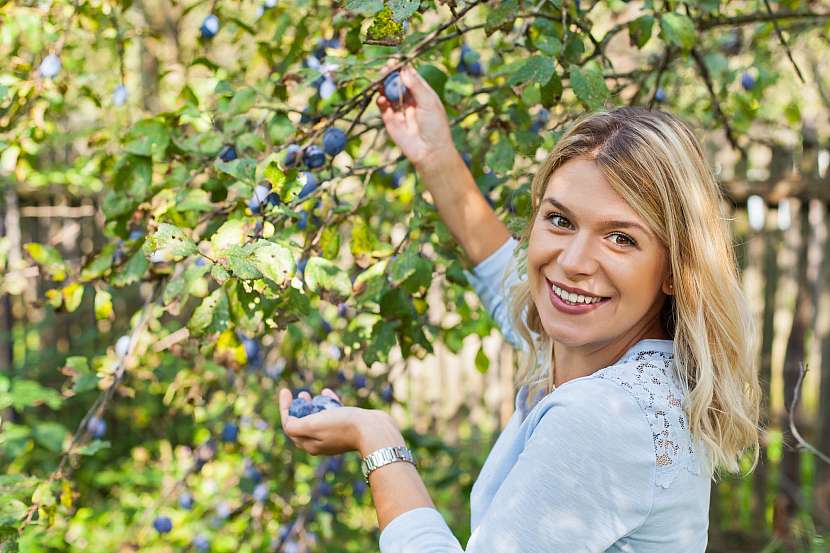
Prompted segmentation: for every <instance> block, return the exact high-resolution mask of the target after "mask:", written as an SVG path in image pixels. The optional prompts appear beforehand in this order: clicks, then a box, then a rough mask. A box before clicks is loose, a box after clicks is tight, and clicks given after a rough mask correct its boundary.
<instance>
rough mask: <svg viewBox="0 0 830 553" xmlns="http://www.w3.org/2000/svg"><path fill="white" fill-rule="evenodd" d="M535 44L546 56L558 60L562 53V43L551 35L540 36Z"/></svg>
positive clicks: (534, 41)
mask: <svg viewBox="0 0 830 553" xmlns="http://www.w3.org/2000/svg"><path fill="white" fill-rule="evenodd" d="M533 44H534V45H535V46H536V47H537V48H538V49H539V50H540V51H541V52H542V53H543V54H545V55H546V56H550V57H552V58H558V57H559V55H560V54H561V53H562V41H561V40H559V39H558V38H556V37H555V36H551V35H539V36H538V37H537V38H534V39H533Z"/></svg>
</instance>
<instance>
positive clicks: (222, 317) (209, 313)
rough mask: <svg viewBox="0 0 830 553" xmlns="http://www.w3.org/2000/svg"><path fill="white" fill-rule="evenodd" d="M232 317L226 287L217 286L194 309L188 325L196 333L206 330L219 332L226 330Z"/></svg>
mask: <svg viewBox="0 0 830 553" xmlns="http://www.w3.org/2000/svg"><path fill="white" fill-rule="evenodd" d="M229 318H230V315H229V309H228V296H227V294H226V293H225V289H224V288H221V287H220V288H217V289H216V290H214V291H213V292H212V293H211V294H210V295H209V296H208V297H206V298H205V299H204V300H202V303H201V304H200V305H199V307H197V308H196V309H195V310H194V311H193V316H192V317H191V318H190V322H188V327H189V328H190V330H191V331H192V332H193V333H194V334H197V335H199V334H202V333H203V332H204V331H206V330H210V331H212V332H218V331H221V330H224V329H225V328H226V327H227V325H228V319H229Z"/></svg>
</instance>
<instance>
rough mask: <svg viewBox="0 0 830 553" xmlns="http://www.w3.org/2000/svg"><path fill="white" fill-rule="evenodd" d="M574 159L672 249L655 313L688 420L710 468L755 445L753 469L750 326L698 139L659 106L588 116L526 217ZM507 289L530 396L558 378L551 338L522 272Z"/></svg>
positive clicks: (539, 177) (546, 173)
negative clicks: (667, 289)
mask: <svg viewBox="0 0 830 553" xmlns="http://www.w3.org/2000/svg"><path fill="white" fill-rule="evenodd" d="M574 158H587V159H592V160H594V161H595V163H596V165H597V167H598V168H599V170H600V171H602V173H603V175H604V176H605V177H606V178H607V179H608V181H609V183H610V184H611V186H612V188H613V189H614V190H615V191H616V192H617V193H618V194H619V195H620V196H621V197H622V198H623V199H624V200H625V201H626V202H627V203H628V204H629V205H630V206H631V207H632V209H634V211H635V212H636V213H637V214H638V215H639V216H640V217H641V218H642V219H643V220H644V221H645V222H646V223H647V224H648V225H649V227H650V228H651V229H652V231H653V232H654V233H655V235H656V236H657V237H658V239H659V240H660V242H661V243H662V245H663V246H664V247H665V249H666V251H667V254H668V259H669V266H670V270H671V274H672V275H673V276H672V283H673V285H674V295H669V296H667V299H666V302H665V305H664V307H663V311H662V312H661V320H662V322H663V326H664V328H665V330H666V332H667V333H668V335H669V336H671V337H672V339H673V340H674V370H675V371H676V373H677V375H678V376H679V380H680V383H681V386H682V387H684V388H685V389H684V392H685V397H684V400H683V409H684V411H685V413H686V415H687V417H688V420H689V427H690V431H691V433H692V437H693V440H694V442H695V443H700V441H701V440H702V441H703V442H704V444H705V445H706V450H707V451H706V454H705V457H704V460H705V461H707V462H708V464H707V466H708V468H709V470H710V472H712V473H714V471H715V468H717V467H724V468H726V470H728V471H729V472H733V473H738V472H740V460H741V456H742V455H743V453H744V452H745V451H746V450H747V449H748V448H750V447H753V448H754V460H753V463H752V467H751V468H750V469H749V471H750V472H752V471H753V470H754V469H755V467H756V465H757V463H758V450H759V446H758V437H759V431H760V428H759V426H758V417H759V412H760V401H761V387H760V384H759V382H758V373H757V366H756V361H755V360H756V348H757V345H758V344H757V338H756V336H757V333H756V332H755V323H754V320H753V317H752V313H751V311H750V309H749V306H748V302H747V301H746V297H745V296H744V294H743V291H742V289H741V286H740V283H739V275H738V268H737V262H736V258H735V253H734V250H733V248H732V245H731V235H730V231H729V227H728V225H727V222H726V221H725V220H724V218H722V217H721V213H720V200H721V198H722V196H721V192H720V189H719V187H718V183H717V182H716V179H715V177H714V175H713V174H712V172H711V171H710V169H709V167H708V166H707V164H706V162H705V159H704V156H703V152H702V149H701V147H700V144H699V142H698V140H697V139H696V137H695V135H694V133H693V132H692V131H691V129H690V128H689V127H688V126H687V125H686V124H685V123H684V122H683V121H681V120H680V119H678V118H677V117H675V116H673V115H671V114H668V113H665V112H662V111H657V110H647V109H644V108H636V107H623V108H618V109H615V110H612V111H600V112H595V113H589V114H586V115H583V116H581V117H580V118H579V119H577V120H576V121H575V122H574V124H573V125H572V126H571V127H570V129H569V130H568V131H567V132H566V133H565V134H564V135H563V136H562V138H561V139H560V140H559V141H558V142H557V144H556V146H555V147H554V148H553V151H552V152H551V153H550V155H548V157H547V159H546V160H545V161H544V162H543V163H542V165H541V167H540V168H539V170H538V171H537V172H536V174H535V176H534V177H533V181H532V183H531V215H530V221H531V223H532V221H534V220H535V219H536V217H537V215H538V210H539V208H540V204H541V200H542V198H543V195H544V193H545V190H546V188H547V184H548V180H549V178H550V176H551V175H552V174H553V173H554V171H556V169H558V168H559V167H561V166H562V165H563V164H564V163H565V162H567V161H569V160H571V159H574ZM532 226H533V225H532V224H529V225H528V226H527V228H526V229H525V230H524V232H523V234H522V236H521V242H520V247H519V248H517V252H518V253H517V256H518V259H517V261H518V265H519V271H520V274H524V273H526V270H527V243H528V239H529V237H530V232H531V228H532ZM509 296H510V304H511V307H510V315H511V317H512V320H513V325H514V328H516V329H517V330H518V331H519V334H520V335H521V336H522V338H523V339H524V340H525V341H526V342H527V344H528V345H529V348H528V349H529V355H528V358H527V360H526V365H525V367H524V370H523V371H521V372H520V374H519V378H518V382H519V384H520V385H521V384H527V386H528V394H527V397H528V398H529V401H533V400H532V399H531V398H535V397H538V396H537V394H540V393H545V394H547V393H550V392H551V391H552V390H553V388H554V384H553V383H554V371H555V360H554V359H552V357H553V342H554V340H553V338H551V337H550V336H548V335H547V334H546V333H545V332H544V329H543V328H542V322H541V320H540V318H539V312H538V310H537V309H536V305H535V304H534V302H533V298H532V297H531V293H530V285H529V281H528V280H527V279H523V280H520V281H519V282H518V284H516V285H514V286H513V287H512V288H511V290H510V293H509ZM524 314H526V315H524ZM525 317H526V318H525ZM531 331H532V332H534V333H536V334H537V336H536V340H534V337H533V336H532V335H531ZM536 341H538V343H537V342H536ZM713 477H714V478H715V479H717V477H716V476H715V475H714V474H713Z"/></svg>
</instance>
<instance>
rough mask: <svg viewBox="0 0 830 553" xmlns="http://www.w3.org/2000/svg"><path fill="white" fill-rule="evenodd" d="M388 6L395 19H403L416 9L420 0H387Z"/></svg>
mask: <svg viewBox="0 0 830 553" xmlns="http://www.w3.org/2000/svg"><path fill="white" fill-rule="evenodd" d="M387 1H388V4H389V7H390V8H392V17H393V18H395V20H396V21H403V20H405V19H408V18H409V17H410V16H411V15H412V14H414V13H415V12H417V11H418V6H419V5H420V4H421V0H387Z"/></svg>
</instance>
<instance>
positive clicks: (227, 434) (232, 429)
mask: <svg viewBox="0 0 830 553" xmlns="http://www.w3.org/2000/svg"><path fill="white" fill-rule="evenodd" d="M238 437H239V427H238V426H237V425H236V424H235V423H232V422H226V423H225V424H224V426H222V441H223V442H235V441H236V439H237V438H238Z"/></svg>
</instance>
